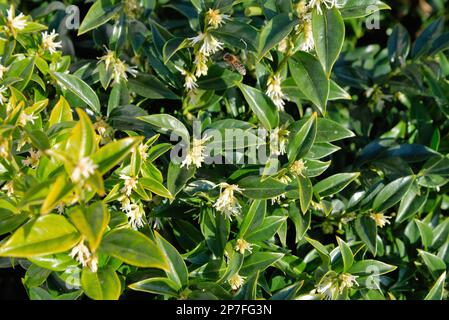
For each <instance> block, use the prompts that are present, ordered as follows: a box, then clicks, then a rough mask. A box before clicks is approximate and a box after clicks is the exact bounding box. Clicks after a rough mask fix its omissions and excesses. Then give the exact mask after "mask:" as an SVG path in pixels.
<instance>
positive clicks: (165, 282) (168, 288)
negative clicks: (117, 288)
mask: <svg viewBox="0 0 449 320" xmlns="http://www.w3.org/2000/svg"><path fill="white" fill-rule="evenodd" d="M128 287H129V288H130V289H132V290H136V291H142V292H149V293H154V294H160V295H167V296H171V297H176V296H178V290H179V289H180V288H179V286H178V285H177V284H176V282H174V281H173V280H170V279H168V278H162V277H155V278H150V279H145V280H142V281H139V282H135V283H132V284H130V285H129V286H128Z"/></svg>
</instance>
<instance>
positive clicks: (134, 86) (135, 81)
mask: <svg viewBox="0 0 449 320" xmlns="http://www.w3.org/2000/svg"><path fill="white" fill-rule="evenodd" d="M128 87H129V90H130V91H132V92H135V93H136V94H138V95H139V96H142V97H145V98H148V99H170V100H179V97H178V96H177V95H176V94H174V93H173V92H172V91H171V90H170V89H169V88H168V87H167V86H166V85H165V84H164V83H163V82H161V81H160V80H159V79H158V78H157V77H155V76H153V75H151V74H144V73H139V74H138V75H137V76H136V77H135V78H134V77H133V78H130V79H129V80H128Z"/></svg>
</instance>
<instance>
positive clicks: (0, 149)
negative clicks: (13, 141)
mask: <svg viewBox="0 0 449 320" xmlns="http://www.w3.org/2000/svg"><path fill="white" fill-rule="evenodd" d="M0 156H1V157H2V158H7V157H8V156H9V144H8V140H6V139H2V138H1V137H0Z"/></svg>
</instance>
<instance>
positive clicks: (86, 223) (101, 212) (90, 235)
mask: <svg viewBox="0 0 449 320" xmlns="http://www.w3.org/2000/svg"><path fill="white" fill-rule="evenodd" d="M69 218H70V220H71V221H72V223H73V224H74V225H75V227H76V228H77V229H78V230H79V231H80V232H81V234H82V235H84V236H85V237H86V239H87V241H89V247H90V249H91V250H92V251H96V249H97V248H98V246H99V245H100V242H101V239H102V238H103V233H104V231H105V230H106V227H107V226H108V223H109V220H110V214H109V210H108V207H107V206H106V205H105V204H104V203H102V202H101V201H97V202H95V203H93V204H91V205H90V206H89V207H87V208H83V207H78V208H75V210H73V211H72V212H71V213H70V215H69Z"/></svg>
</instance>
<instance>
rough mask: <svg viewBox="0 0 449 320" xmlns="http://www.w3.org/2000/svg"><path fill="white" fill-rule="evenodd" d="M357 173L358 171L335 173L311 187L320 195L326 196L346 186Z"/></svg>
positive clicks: (358, 173)
mask: <svg viewBox="0 0 449 320" xmlns="http://www.w3.org/2000/svg"><path fill="white" fill-rule="evenodd" d="M359 175H360V172H353V173H337V174H334V175H333V176H330V177H328V178H326V179H324V180H321V181H320V182H318V183H317V184H316V185H314V186H313V189H314V191H315V192H317V193H319V194H320V196H321V197H328V196H331V195H333V194H336V193H338V192H340V191H341V190H343V189H344V188H346V186H347V185H349V184H350V183H351V182H352V181H354V180H355V179H356V178H357V177H358V176H359Z"/></svg>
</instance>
